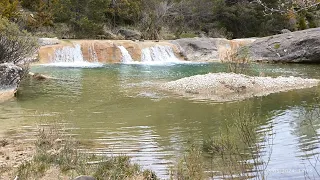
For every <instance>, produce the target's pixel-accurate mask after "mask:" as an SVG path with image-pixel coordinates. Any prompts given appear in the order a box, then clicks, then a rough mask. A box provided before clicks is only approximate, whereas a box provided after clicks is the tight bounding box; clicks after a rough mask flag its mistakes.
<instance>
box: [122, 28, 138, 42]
mask: <svg viewBox="0 0 320 180" xmlns="http://www.w3.org/2000/svg"><path fill="white" fill-rule="evenodd" d="M118 34H120V35H122V36H124V37H125V39H126V40H132V39H141V33H140V32H138V31H135V30H131V29H120V30H119V31H118Z"/></svg>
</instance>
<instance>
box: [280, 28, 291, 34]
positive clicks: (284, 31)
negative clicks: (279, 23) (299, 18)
mask: <svg viewBox="0 0 320 180" xmlns="http://www.w3.org/2000/svg"><path fill="white" fill-rule="evenodd" d="M281 33H282V34H285V33H291V31H290V30H289V29H282V30H281Z"/></svg>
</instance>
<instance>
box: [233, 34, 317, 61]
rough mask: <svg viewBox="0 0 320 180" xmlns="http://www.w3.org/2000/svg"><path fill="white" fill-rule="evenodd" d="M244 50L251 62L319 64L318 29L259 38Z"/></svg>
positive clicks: (240, 50)
mask: <svg viewBox="0 0 320 180" xmlns="http://www.w3.org/2000/svg"><path fill="white" fill-rule="evenodd" d="M244 50H245V51H246V52H248V53H249V56H250V59H252V60H253V61H267V62H284V63H320V28H314V29H308V30H304V31H296V32H287V33H285V34H279V35H274V36H269V37H264V38H259V39H257V40H256V41H255V42H253V43H252V44H250V45H247V46H245V47H243V48H240V49H239V51H238V52H239V53H241V52H243V51H244Z"/></svg>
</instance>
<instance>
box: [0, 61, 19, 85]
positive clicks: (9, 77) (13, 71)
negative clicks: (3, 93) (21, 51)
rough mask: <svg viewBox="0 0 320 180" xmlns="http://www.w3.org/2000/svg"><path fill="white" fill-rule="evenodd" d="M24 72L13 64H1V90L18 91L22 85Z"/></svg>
mask: <svg viewBox="0 0 320 180" xmlns="http://www.w3.org/2000/svg"><path fill="white" fill-rule="evenodd" d="M22 74H23V70H22V68H21V67H19V66H16V65H14V64H11V63H4V64H0V89H16V88H17V87H18V85H19V83H20V80H21V76H22Z"/></svg>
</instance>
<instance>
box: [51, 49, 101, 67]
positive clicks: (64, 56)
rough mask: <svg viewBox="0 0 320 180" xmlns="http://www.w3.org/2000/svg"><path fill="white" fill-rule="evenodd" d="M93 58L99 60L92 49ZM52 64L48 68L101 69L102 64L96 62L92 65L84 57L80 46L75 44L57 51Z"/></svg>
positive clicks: (90, 51)
mask: <svg viewBox="0 0 320 180" xmlns="http://www.w3.org/2000/svg"><path fill="white" fill-rule="evenodd" d="M89 53H91V54H92V55H93V56H92V57H93V58H94V59H95V60H97V55H96V53H95V51H94V50H92V48H90V49H89ZM51 62H52V63H50V64H45V65H46V66H61V67H100V66H102V64H100V63H98V62H95V63H90V62H88V61H86V60H85V59H84V57H83V54H82V51H81V46H80V44H74V46H73V47H72V46H66V47H63V48H61V49H57V50H55V52H54V55H53V58H52V59H51Z"/></svg>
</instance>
